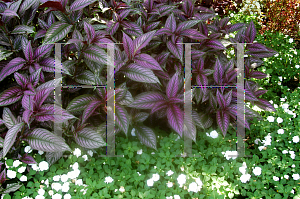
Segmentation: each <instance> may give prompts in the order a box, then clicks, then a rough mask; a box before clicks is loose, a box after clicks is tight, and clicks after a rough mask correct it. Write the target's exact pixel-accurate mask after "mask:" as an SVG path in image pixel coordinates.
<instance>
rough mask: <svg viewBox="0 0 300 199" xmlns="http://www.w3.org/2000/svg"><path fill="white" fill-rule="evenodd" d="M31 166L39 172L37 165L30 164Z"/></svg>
mask: <svg viewBox="0 0 300 199" xmlns="http://www.w3.org/2000/svg"><path fill="white" fill-rule="evenodd" d="M29 165H31V167H32V169H33V170H35V171H38V170H39V167H38V166H37V164H29Z"/></svg>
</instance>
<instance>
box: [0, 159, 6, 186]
mask: <svg viewBox="0 0 300 199" xmlns="http://www.w3.org/2000/svg"><path fill="white" fill-rule="evenodd" d="M1 157H2V156H1ZM0 168H1V167H0ZM6 180H7V178H6V168H4V169H3V171H2V172H1V173H0V184H1V185H2V184H4V182H5V181H6Z"/></svg>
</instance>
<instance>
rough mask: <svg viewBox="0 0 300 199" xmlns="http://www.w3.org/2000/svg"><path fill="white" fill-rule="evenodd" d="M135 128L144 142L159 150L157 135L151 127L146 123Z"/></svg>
mask: <svg viewBox="0 0 300 199" xmlns="http://www.w3.org/2000/svg"><path fill="white" fill-rule="evenodd" d="M134 128H135V132H136V135H137V137H138V138H139V140H140V141H141V143H142V144H144V145H146V146H148V147H151V148H153V149H155V150H157V148H156V135H155V133H154V132H153V130H152V129H151V128H149V127H147V126H144V125H139V126H134Z"/></svg>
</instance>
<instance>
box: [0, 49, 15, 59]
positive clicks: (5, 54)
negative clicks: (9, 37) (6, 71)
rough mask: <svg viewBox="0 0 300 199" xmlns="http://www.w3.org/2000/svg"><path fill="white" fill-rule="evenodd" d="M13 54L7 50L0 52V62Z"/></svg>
mask: <svg viewBox="0 0 300 199" xmlns="http://www.w3.org/2000/svg"><path fill="white" fill-rule="evenodd" d="M12 54H13V52H10V51H8V50H2V49H1V50H0V61H2V60H3V59H5V58H7V57H9V56H11V55H12Z"/></svg>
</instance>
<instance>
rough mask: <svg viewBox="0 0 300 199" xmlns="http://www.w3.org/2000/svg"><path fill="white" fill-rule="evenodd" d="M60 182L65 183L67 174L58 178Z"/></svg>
mask: <svg viewBox="0 0 300 199" xmlns="http://www.w3.org/2000/svg"><path fill="white" fill-rule="evenodd" d="M60 179H61V181H62V182H67V181H68V179H69V178H68V175H67V174H63V175H62V176H61V177H60Z"/></svg>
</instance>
